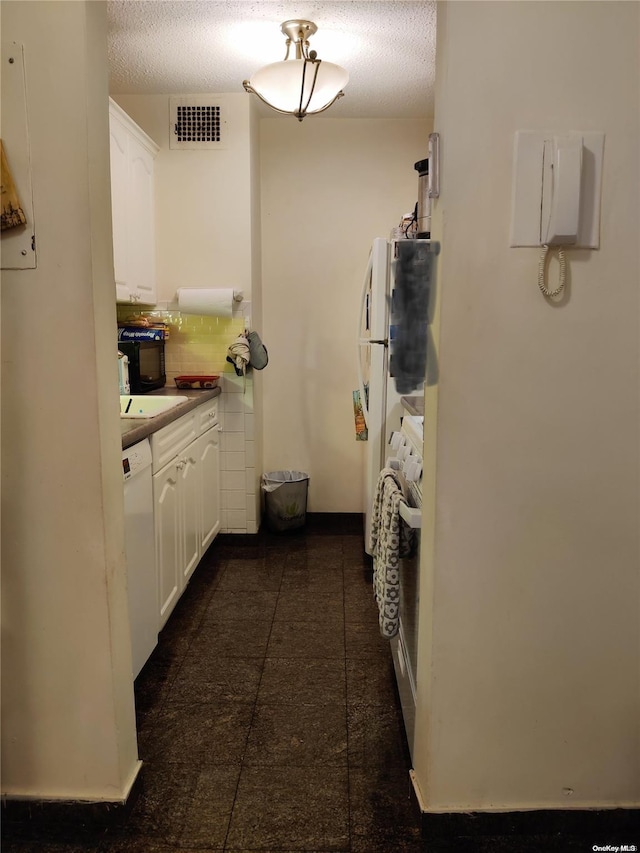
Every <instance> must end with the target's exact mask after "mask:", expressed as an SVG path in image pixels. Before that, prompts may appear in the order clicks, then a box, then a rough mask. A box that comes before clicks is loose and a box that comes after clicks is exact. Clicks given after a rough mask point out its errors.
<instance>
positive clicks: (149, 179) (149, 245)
mask: <svg viewBox="0 0 640 853" xmlns="http://www.w3.org/2000/svg"><path fill="white" fill-rule="evenodd" d="M128 225H129V267H130V285H131V286H132V287H133V289H134V291H135V294H136V301H137V302H145V303H147V304H149V305H155V302H156V246H155V209H154V194H153V157H152V156H151V154H150V153H149V151H147V149H146V148H144V147H143V145H142V144H141V143H140V142H139V141H138V140H137V139H136V138H135V136H130V138H129V210H128Z"/></svg>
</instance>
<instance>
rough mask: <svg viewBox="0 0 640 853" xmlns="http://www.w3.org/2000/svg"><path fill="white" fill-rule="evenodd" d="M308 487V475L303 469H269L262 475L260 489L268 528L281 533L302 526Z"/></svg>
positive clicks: (304, 519) (305, 517)
mask: <svg viewBox="0 0 640 853" xmlns="http://www.w3.org/2000/svg"><path fill="white" fill-rule="evenodd" d="M308 489H309V475H308V474H305V473H304V471H269V472H268V473H267V474H263V475H262V491H263V492H264V503H265V510H266V515H267V525H268V527H269V529H270V530H273V531H275V532H277V533H281V532H282V531H284V530H295V529H296V528H297V527H304V524H305V522H306V520H307V492H308Z"/></svg>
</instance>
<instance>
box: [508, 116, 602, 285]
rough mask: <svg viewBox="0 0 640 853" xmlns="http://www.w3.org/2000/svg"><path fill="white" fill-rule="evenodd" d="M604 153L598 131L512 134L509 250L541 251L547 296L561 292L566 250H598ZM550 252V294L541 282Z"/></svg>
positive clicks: (522, 132) (543, 272)
mask: <svg viewBox="0 0 640 853" xmlns="http://www.w3.org/2000/svg"><path fill="white" fill-rule="evenodd" d="M603 152H604V133H602V132H600V131H574V132H571V133H570V132H568V131H564V132H561V133H559V134H557V133H555V132H554V131H553V130H551V131H537V130H534V131H530V130H518V131H516V134H515V147H514V161H513V165H514V172H513V176H514V179H513V209H512V217H511V235H510V243H509V244H510V245H511V246H513V247H519V246H544V251H543V253H542V255H541V257H540V262H539V267H538V286H539V287H540V290H541V291H542V293H544V295H545V296H557V295H558V294H559V293H560V292H561V291H562V289H563V287H564V282H565V273H566V263H565V257H564V249H565V247H570V246H574V247H576V248H590V249H597V248H598V247H599V245H600V190H601V182H602V162H603ZM552 252H553V253H557V258H558V261H559V263H560V280H559V284H558V287H557V289H556V290H553V291H550V290H548V289H547V286H546V283H545V277H546V265H547V262H548V258H549V255H550V253H552Z"/></svg>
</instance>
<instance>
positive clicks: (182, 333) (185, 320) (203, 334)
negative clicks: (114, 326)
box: [117, 305, 246, 385]
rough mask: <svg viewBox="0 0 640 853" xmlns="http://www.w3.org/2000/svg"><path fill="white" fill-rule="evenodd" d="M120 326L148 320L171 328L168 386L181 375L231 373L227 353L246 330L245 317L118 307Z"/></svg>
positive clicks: (167, 354) (167, 370)
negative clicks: (128, 321) (206, 315)
mask: <svg viewBox="0 0 640 853" xmlns="http://www.w3.org/2000/svg"><path fill="white" fill-rule="evenodd" d="M117 314H118V322H126V321H127V320H132V319H135V318H139V317H148V318H149V319H150V320H155V321H156V322H161V323H166V324H167V326H169V338H168V340H167V342H166V345H165V359H166V372H167V385H172V384H173V381H174V378H175V377H176V376H180V374H183V373H186V374H201V373H203V374H211V373H218V374H222V373H230V372H231V373H232V372H233V367H232V365H231V364H229V362H227V360H226V357H227V349H228V347H229V345H230V344H232V343H233V341H234V340H235V339H236V338H237V337H238V335H240V334H241V333H242V331H243V330H244V328H245V326H246V318H245V315H244V314H242V315H240V316H237V317H204V316H201V315H199V314H182V313H181V312H180V311H177V310H171V309H169V308H167V309H159V308H149V309H146V310H145V309H142V308H132V307H130V306H129V305H118V306H117Z"/></svg>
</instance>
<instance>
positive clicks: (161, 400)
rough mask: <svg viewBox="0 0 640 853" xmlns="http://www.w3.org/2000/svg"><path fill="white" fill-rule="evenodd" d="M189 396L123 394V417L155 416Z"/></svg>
mask: <svg viewBox="0 0 640 853" xmlns="http://www.w3.org/2000/svg"><path fill="white" fill-rule="evenodd" d="M188 399H189V398H188V397H180V396H177V397H154V396H153V395H152V394H121V395H120V417H121V418H155V417H156V415H161V414H162V413H163V412H168V411H169V409H173V408H175V406H179V405H180V403H186V402H187V400H188Z"/></svg>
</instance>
